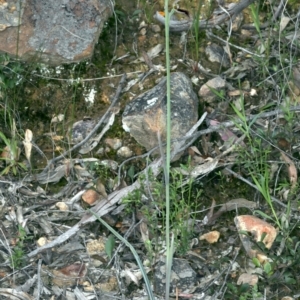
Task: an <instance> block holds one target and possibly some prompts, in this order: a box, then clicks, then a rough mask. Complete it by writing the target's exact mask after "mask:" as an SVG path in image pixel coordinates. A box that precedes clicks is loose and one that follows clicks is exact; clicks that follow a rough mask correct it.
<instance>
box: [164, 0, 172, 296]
mask: <svg viewBox="0 0 300 300" xmlns="http://www.w3.org/2000/svg"><path fill="white" fill-rule="evenodd" d="M171 14H172V12H171V13H170V14H169V0H165V44H166V71H167V122H166V123H167V124H166V125H167V141H166V142H167V148H166V160H165V168H164V170H165V189H166V247H167V251H166V252H167V253H166V295H165V299H167V300H168V299H169V294H170V281H171V269H172V256H173V251H172V248H173V247H172V243H171V241H170V163H171V72H170V45H169V43H170V36H169V21H170V17H171Z"/></svg>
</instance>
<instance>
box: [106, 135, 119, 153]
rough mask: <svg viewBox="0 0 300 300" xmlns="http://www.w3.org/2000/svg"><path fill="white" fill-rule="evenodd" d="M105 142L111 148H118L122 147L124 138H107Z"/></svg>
mask: <svg viewBox="0 0 300 300" xmlns="http://www.w3.org/2000/svg"><path fill="white" fill-rule="evenodd" d="M104 142H105V144H106V145H107V146H109V147H110V148H112V149H114V150H118V149H119V148H121V147H122V140H120V139H117V138H115V139H111V138H107V139H105V141H104Z"/></svg>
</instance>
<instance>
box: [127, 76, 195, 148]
mask: <svg viewBox="0 0 300 300" xmlns="http://www.w3.org/2000/svg"><path fill="white" fill-rule="evenodd" d="M166 93H167V89H166V77H164V78H163V79H162V80H161V81H160V82H159V84H158V85H156V86H155V87H154V88H152V89H151V90H149V91H147V92H145V93H143V94H142V95H140V96H138V97H136V98H135V99H134V100H132V101H131V102H130V103H129V104H127V106H126V107H125V110H124V113H123V117H122V123H123V128H124V130H125V131H128V132H130V134H131V135H132V136H133V137H134V138H135V140H136V141H137V142H139V143H140V144H141V145H142V146H144V147H145V148H146V149H147V150H150V149H152V148H153V147H155V146H157V145H158V139H157V132H158V131H159V132H160V135H161V140H162V142H164V141H165V138H166V115H167V96H166ZM198 102H199V101H198V98H197V96H196V94H195V93H194V91H193V86H192V83H191V81H190V79H189V78H188V77H187V76H186V75H184V74H183V73H179V72H178V73H172V74H171V125H172V129H171V134H172V138H178V137H182V136H184V135H185V133H186V132H187V131H188V130H189V129H190V128H191V127H192V126H193V125H194V124H195V123H196V122H197V120H198Z"/></svg>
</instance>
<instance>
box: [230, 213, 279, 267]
mask: <svg viewBox="0 0 300 300" xmlns="http://www.w3.org/2000/svg"><path fill="white" fill-rule="evenodd" d="M234 222H235V225H236V227H237V229H238V231H239V236H240V239H241V241H242V244H243V246H244V249H245V250H246V252H247V254H248V256H249V257H251V258H253V257H256V258H257V259H258V260H259V261H260V262H261V263H263V262H265V261H266V260H268V257H267V256H266V255H265V254H263V253H262V252H261V251H259V250H257V249H255V247H254V244H253V243H252V241H251V237H250V236H248V235H246V234H245V232H249V233H251V234H252V236H253V238H254V240H255V241H256V242H263V243H264V244H265V247H266V248H268V249H270V248H271V247H272V245H273V242H274V240H275V238H276V236H277V231H276V229H275V228H274V227H273V226H272V225H270V224H269V223H267V222H266V221H263V220H261V219H259V218H257V217H254V216H250V215H243V216H238V217H235V218H234Z"/></svg>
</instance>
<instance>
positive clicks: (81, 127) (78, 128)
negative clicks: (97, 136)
mask: <svg viewBox="0 0 300 300" xmlns="http://www.w3.org/2000/svg"><path fill="white" fill-rule="evenodd" d="M96 124H97V123H96V120H92V119H91V118H89V117H85V118H84V119H83V120H80V121H77V122H75V123H74V124H73V126H72V136H71V143H72V144H77V143H80V142H81V141H82V140H84V139H85V138H86V137H87V136H88V134H89V133H90V132H91V131H92V130H93V129H94V127H95V126H96Z"/></svg>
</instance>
